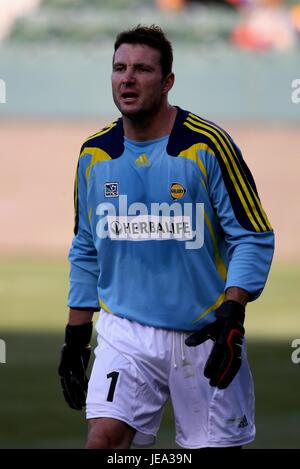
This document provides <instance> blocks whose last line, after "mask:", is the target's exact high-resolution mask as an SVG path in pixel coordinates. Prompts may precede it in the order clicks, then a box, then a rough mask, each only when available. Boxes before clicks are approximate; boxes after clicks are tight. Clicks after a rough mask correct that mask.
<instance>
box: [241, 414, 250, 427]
mask: <svg viewBox="0 0 300 469" xmlns="http://www.w3.org/2000/svg"><path fill="white" fill-rule="evenodd" d="M247 426H248V420H247V417H246V415H243V417H242V418H241V421H240V423H239V428H244V427H247Z"/></svg>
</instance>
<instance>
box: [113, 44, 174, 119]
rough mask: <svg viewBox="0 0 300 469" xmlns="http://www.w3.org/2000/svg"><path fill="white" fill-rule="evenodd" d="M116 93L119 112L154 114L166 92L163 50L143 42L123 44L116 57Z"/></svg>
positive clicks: (114, 80)
mask: <svg viewBox="0 0 300 469" xmlns="http://www.w3.org/2000/svg"><path fill="white" fill-rule="evenodd" d="M111 78H112V92H113V99H114V102H115V104H116V106H117V108H118V109H119V111H120V112H121V113H122V114H123V115H125V116H127V117H132V118H134V117H141V116H145V115H147V114H151V113H152V112H153V111H155V110H156V109H157V108H158V107H159V106H160V103H161V100H162V96H163V94H164V93H165V92H166V89H165V88H166V85H165V80H163V77H162V71H161V65H160V52H159V51H158V50H156V49H153V48H152V47H149V46H147V45H142V44H121V46H120V47H119V48H118V49H117V50H116V52H115V56H114V60H113V71H112V77H111Z"/></svg>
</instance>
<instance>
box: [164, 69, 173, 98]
mask: <svg viewBox="0 0 300 469" xmlns="http://www.w3.org/2000/svg"><path fill="white" fill-rule="evenodd" d="M174 82H175V75H174V73H173V72H171V73H169V74H168V75H167V76H166V77H165V78H164V79H163V89H162V92H163V94H168V92H169V91H170V90H171V89H172V87H173V85H174Z"/></svg>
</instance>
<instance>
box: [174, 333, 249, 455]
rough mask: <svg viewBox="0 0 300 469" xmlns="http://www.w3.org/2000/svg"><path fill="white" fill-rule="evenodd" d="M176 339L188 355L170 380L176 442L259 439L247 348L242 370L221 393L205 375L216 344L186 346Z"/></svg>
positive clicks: (223, 444)
mask: <svg viewBox="0 0 300 469" xmlns="http://www.w3.org/2000/svg"><path fill="white" fill-rule="evenodd" d="M183 338H184V336H183ZM176 340H177V342H178V343H177V346H176V347H177V348H179V347H180V348H182V347H184V355H185V360H184V361H183V362H182V363H181V364H180V366H178V367H177V368H176V369H175V368H173V369H172V372H171V374H170V381H169V386H170V394H171V399H172V404H173V408H174V415H175V424H176V442H177V443H178V444H179V445H180V446H182V447H184V448H205V447H228V446H241V445H243V444H246V443H250V442H251V441H252V440H253V439H254V436H255V426H254V390H253V381H252V376H251V373H250V369H249V365H248V361H247V354H246V346H244V350H243V359H242V366H241V368H240V371H239V372H238V373H237V375H236V377H235V378H234V380H233V381H232V383H231V384H230V385H229V386H228V388H226V389H222V390H220V389H218V388H215V387H212V386H210V384H209V380H208V379H207V378H205V376H204V374H203V370H204V367H205V363H206V360H207V358H208V356H209V353H210V351H211V348H212V341H210V340H208V341H206V342H205V343H204V344H202V345H199V346H198V347H186V346H185V344H184V342H182V338H181V339H179V338H177V339H176ZM179 341H181V344H180V345H179ZM183 344H184V345H183Z"/></svg>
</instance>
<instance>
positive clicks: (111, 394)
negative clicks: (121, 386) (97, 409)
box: [106, 371, 120, 402]
mask: <svg viewBox="0 0 300 469" xmlns="http://www.w3.org/2000/svg"><path fill="white" fill-rule="evenodd" d="M119 374H120V373H119V372H118V371H112V372H111V373H109V374H108V375H106V377H107V378H111V383H110V386H109V391H108V395H107V399H106V400H107V401H109V402H112V401H113V398H114V394H115V389H116V385H117V381H118V377H119Z"/></svg>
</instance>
